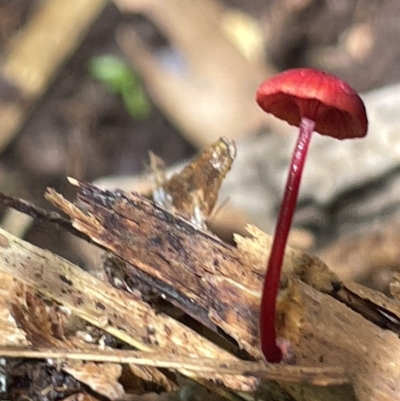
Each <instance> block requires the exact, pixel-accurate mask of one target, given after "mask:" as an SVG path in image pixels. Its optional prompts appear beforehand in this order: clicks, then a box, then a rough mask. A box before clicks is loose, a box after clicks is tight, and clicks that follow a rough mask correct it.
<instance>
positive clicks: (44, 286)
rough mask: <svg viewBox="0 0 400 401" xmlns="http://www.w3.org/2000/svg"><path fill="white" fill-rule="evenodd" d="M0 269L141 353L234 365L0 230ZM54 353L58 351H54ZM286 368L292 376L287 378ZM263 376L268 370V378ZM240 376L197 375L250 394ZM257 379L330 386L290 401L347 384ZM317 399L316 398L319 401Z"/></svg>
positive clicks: (336, 374)
mask: <svg viewBox="0 0 400 401" xmlns="http://www.w3.org/2000/svg"><path fill="white" fill-rule="evenodd" d="M0 270H2V271H4V272H8V273H11V274H12V276H13V277H14V278H15V279H17V280H18V281H21V282H23V283H25V284H27V285H29V286H30V287H32V288H33V289H34V290H35V291H38V292H39V293H40V294H42V296H44V297H46V298H49V299H51V300H54V301H56V302H58V303H60V304H61V305H64V306H66V307H68V308H69V309H70V310H71V311H72V312H73V313H75V314H76V315H77V316H79V317H81V318H82V319H84V320H86V321H87V322H89V323H91V324H94V325H96V326H98V327H99V328H101V329H103V330H104V331H106V332H108V333H110V334H112V335H114V336H115V337H117V338H119V339H121V340H122V341H124V342H126V343H127V344H131V345H133V346H136V347H137V348H139V349H141V350H146V351H155V350H159V349H163V351H165V352H172V353H174V354H177V355H178V354H179V355H182V356H186V357H187V356H191V355H197V356H198V358H199V362H200V360H201V358H204V357H205V358H212V359H213V360H214V361H220V362H221V361H227V362H229V361H232V363H237V364H240V361H239V360H237V359H236V358H235V357H234V356H232V355H231V354H229V353H228V352H226V351H223V350H221V349H220V348H218V347H217V346H216V345H214V344H212V343H211V342H209V341H208V340H206V339H204V338H203V337H201V336H200V335H199V334H197V333H195V332H193V331H192V330H191V329H188V328H187V327H185V326H183V325H182V324H180V323H178V322H176V321H175V320H174V319H172V318H169V317H167V316H165V315H163V314H156V313H155V312H154V311H153V310H152V308H151V307H149V306H148V305H147V304H145V303H144V302H142V301H140V300H135V299H133V298H132V296H130V295H128V294H126V293H124V292H122V291H119V290H117V289H115V288H113V287H111V286H110V285H109V284H107V283H103V282H101V281H99V280H97V279H96V278H94V277H92V276H90V275H89V274H87V273H86V272H84V271H82V270H81V269H79V268H78V267H76V266H74V265H72V264H71V263H70V262H67V261H66V260H64V259H62V258H60V257H59V256H57V255H54V254H52V253H51V252H49V251H45V250H42V249H40V248H37V247H35V246H34V245H31V244H29V243H27V242H25V241H23V240H20V239H18V238H16V237H14V236H12V235H10V234H8V233H7V232H5V231H4V230H0ZM138 322H140V324H138ZM149 327H150V328H151V330H149ZM60 352H61V353H62V352H63V351H62V350H60ZM157 354H158V353H157ZM155 355H156V354H155ZM216 363H217V362H216ZM246 364H247V362H246V363H245V365H246ZM247 366H248V365H246V367H247ZM253 366H254V365H253ZM291 370H294V372H295V374H294V375H292V376H291V375H290V372H291ZM180 371H182V372H183V373H184V374H185V375H187V376H191V375H192V374H193V375H194V376H196V374H195V373H193V372H192V371H185V369H180ZM244 371H246V368H245V369H244ZM191 372H192V373H191ZM268 372H271V376H269V373H268ZM241 373H243V371H239V372H237V375H235V376H233V375H223V374H218V372H215V373H213V374H211V373H210V374H209V375H207V374H206V373H203V374H202V375H201V376H202V377H207V378H208V379H211V380H219V381H221V382H222V383H224V384H225V385H226V386H228V388H233V389H236V390H239V391H254V390H255V386H256V385H257V383H258V379H257V378H256V377H254V376H253V374H254V373H256V372H247V374H248V373H250V374H251V376H243V375H241ZM264 375H265V376H264ZM262 377H269V378H270V379H271V380H279V382H287V381H288V380H289V382H291V383H292V382H293V381H300V382H301V383H303V382H304V381H305V382H307V383H309V384H310V386H311V384H312V383H315V384H318V386H328V385H329V386H330V385H333V384H336V385H335V386H334V387H321V388H320V387H312V386H311V387H310V388H309V389H308V390H307V389H305V391H303V393H302V394H301V396H298V397H296V398H295V399H296V400H301V401H305V400H307V394H308V392H309V391H311V393H313V394H314V393H315V392H317V393H319V394H320V395H321V394H328V395H329V397H330V398H326V399H331V400H335V401H339V400H342V399H343V397H342V396H341V395H342V394H343V391H344V390H343V387H342V386H341V384H342V383H346V382H347V378H346V376H345V375H344V374H343V370H342V369H341V368H339V369H337V368H335V367H334V366H333V367H322V368H314V367H308V368H306V369H303V368H302V367H299V366H297V367H293V366H292V367H289V366H280V365H279V366H271V365H267V366H266V373H265V374H264V373H262ZM292 385H293V383H292ZM346 388H347V387H346ZM318 389H319V390H318ZM268 394H269V392H268V391H267V390H266V392H265V394H264V396H263V397H264V398H265V397H268ZM282 394H286V395H287V394H288V392H287V391H286V390H285V389H284V388H282V389H281V396H282ZM224 395H225V396H228V398H229V393H226V392H225V393H224ZM321 397H322V396H321ZM321 397H320V399H323V398H321ZM231 399H232V398H231ZM260 399H263V398H260ZM350 399H353V398H350Z"/></svg>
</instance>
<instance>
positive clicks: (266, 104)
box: [257, 68, 368, 139]
mask: <svg viewBox="0 0 400 401" xmlns="http://www.w3.org/2000/svg"><path fill="white" fill-rule="evenodd" d="M257 103H258V105H259V106H260V107H261V108H262V109H263V110H264V111H266V112H267V113H271V114H273V115H274V116H275V117H278V118H280V119H281V120H285V121H287V122H288V123H289V124H291V125H296V126H299V125H300V121H301V119H302V118H303V117H307V118H309V119H311V120H313V121H314V122H315V131H317V132H319V133H320V134H322V135H329V136H332V137H334V138H337V139H345V138H360V137H363V136H365V135H366V133H367V129H368V119H367V114H366V111H365V106H364V103H363V101H362V100H361V98H360V96H359V95H358V94H357V92H356V91H355V90H354V89H353V88H352V87H351V86H350V85H348V84H347V83H346V82H343V81H342V80H341V79H339V78H337V77H335V76H333V75H330V74H327V73H325V72H323V71H319V70H315V69H312V68H296V69H292V70H287V71H285V72H282V73H280V74H278V75H275V76H274V77H272V78H271V79H268V80H266V81H265V82H263V83H262V84H261V85H260V87H259V88H258V90H257Z"/></svg>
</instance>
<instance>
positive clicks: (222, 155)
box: [151, 138, 236, 229]
mask: <svg viewBox="0 0 400 401" xmlns="http://www.w3.org/2000/svg"><path fill="white" fill-rule="evenodd" d="M235 156H236V146H235V143H234V142H233V141H231V140H229V139H227V138H221V139H219V140H218V141H217V142H215V143H214V144H212V145H210V146H208V147H206V148H205V149H203V150H202V151H201V152H200V154H199V156H198V157H196V158H195V159H194V160H193V161H191V162H190V163H189V164H187V165H186V166H185V167H184V168H183V169H182V171H180V172H179V173H177V174H174V175H173V176H172V177H171V178H169V179H168V180H167V179H166V177H165V176H164V174H161V169H160V161H159V160H158V161H157V160H156V159H155V158H154V156H153V157H152V159H151V160H152V165H153V171H154V172H155V176H156V184H157V187H156V189H155V190H154V192H153V199H154V201H155V202H156V203H158V204H160V205H161V206H162V207H164V208H165V209H166V210H168V211H170V212H173V211H174V210H176V211H178V212H179V214H180V215H181V216H182V217H185V218H186V219H187V220H189V221H191V222H192V223H193V224H195V225H196V226H197V227H199V228H203V229H205V228H206V221H207V220H208V218H209V217H210V214H211V212H212V210H213V208H214V206H215V202H216V201H217V197H218V192H219V189H220V187H221V184H222V181H223V179H224V178H225V176H226V174H227V173H228V172H229V170H230V168H231V166H232V163H233V161H234V159H235ZM160 174H161V175H160ZM157 177H158V178H157ZM157 181H158V182H157Z"/></svg>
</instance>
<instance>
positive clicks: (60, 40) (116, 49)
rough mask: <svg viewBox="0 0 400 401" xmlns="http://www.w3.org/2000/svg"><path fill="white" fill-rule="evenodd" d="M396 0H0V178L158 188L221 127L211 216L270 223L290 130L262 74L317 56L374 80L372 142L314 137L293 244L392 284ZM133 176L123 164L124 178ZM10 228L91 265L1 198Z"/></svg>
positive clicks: (368, 97)
mask: <svg viewBox="0 0 400 401" xmlns="http://www.w3.org/2000/svg"><path fill="white" fill-rule="evenodd" d="M399 22H400V2H398V1H397V0H358V1H357V0H218V1H217V0H190V1H188V0H115V1H105V0H68V1H65V0H0V48H1V50H0V51H1V66H0V67H1V69H0V102H1V107H0V151H1V157H0V191H1V192H4V193H6V194H8V195H13V196H18V197H21V198H24V199H26V200H29V201H32V202H34V203H35V204H37V205H39V206H42V207H46V208H50V206H49V205H48V204H47V203H46V202H45V200H44V198H43V193H44V191H45V188H46V187H48V186H51V187H54V188H56V189H57V190H58V191H60V192H62V193H63V194H65V196H67V197H70V198H73V192H71V189H70V187H69V186H68V184H67V180H66V177H67V176H73V177H76V178H79V179H81V180H87V181H96V182H99V183H101V185H103V186H107V187H109V188H116V187H122V188H124V189H127V190H135V189H140V188H147V187H146V185H148V184H149V183H150V182H151V180H150V178H149V176H148V174H147V175H146V171H147V172H148V167H146V166H148V152H149V150H151V151H153V152H154V153H155V154H156V155H158V156H159V157H161V158H162V159H163V160H164V161H165V162H166V164H167V165H168V166H173V165H174V164H176V163H179V162H182V161H183V160H187V159H188V158H190V157H192V156H193V155H195V154H196V152H197V151H198V150H199V149H201V148H203V147H205V146H207V145H209V144H211V143H212V142H215V141H216V140H217V139H218V138H219V137H220V136H227V137H230V138H232V139H235V140H236V141H237V148H238V157H237V162H236V165H235V166H234V168H233V170H232V173H231V174H230V175H229V176H228V178H227V180H226V183H225V185H224V187H223V189H222V192H221V196H220V201H219V203H220V205H222V206H221V208H220V209H221V210H220V212H218V213H216V217H215V219H214V220H213V221H212V226H213V227H214V229H215V230H216V232H217V233H218V234H219V235H220V236H221V237H222V238H223V239H225V240H226V241H231V238H232V232H233V231H239V232H243V231H244V226H245V224H246V223H247V222H249V223H255V224H257V225H258V226H260V227H261V228H262V229H264V230H265V231H267V232H269V233H272V232H273V228H274V224H275V218H276V213H277V209H278V207H279V202H280V197H281V195H282V191H283V182H284V180H285V177H286V172H287V166H288V160H289V157H290V153H291V150H292V147H293V141H294V136H292V135H288V134H290V133H291V132H292V131H293V129H292V128H290V127H289V126H287V125H286V124H284V123H281V122H279V121H277V120H276V119H274V118H273V117H271V116H267V115H264V114H263V113H262V112H261V111H260V110H259V109H258V107H257V106H256V104H255V101H254V96H255V91H256V88H257V86H258V85H259V84H260V83H261V82H262V81H263V80H264V79H266V78H268V77H270V76H272V75H273V74H274V73H276V72H279V71H282V70H284V69H288V68H294V67H315V68H319V69H323V70H325V71H328V72H331V73H333V74H335V75H337V76H339V77H340V78H342V79H344V80H347V81H348V82H349V83H350V84H351V85H352V86H353V87H354V88H355V89H356V90H358V91H360V92H363V93H365V95H363V96H364V99H365V101H366V105H367V110H368V115H369V117H370V122H371V124H370V127H371V128H370V132H369V134H368V139H365V140H359V141H349V142H352V143H349V144H348V143H346V144H345V143H343V144H342V143H341V142H339V141H334V140H331V139H327V138H322V139H320V138H314V143H313V144H312V147H311V150H310V159H309V161H308V162H307V171H306V174H305V176H304V179H303V188H302V194H301V196H300V201H299V207H298V213H297V215H296V222H295V227H294V230H293V232H292V235H291V243H292V244H293V245H294V246H297V247H300V248H302V249H304V250H306V251H309V252H313V253H317V254H318V255H320V256H321V257H322V258H323V259H324V260H325V261H326V262H327V263H328V265H329V266H330V267H331V268H333V269H334V270H335V271H337V272H338V274H340V276H341V277H342V278H345V279H354V280H357V281H359V282H361V283H364V284H368V285H370V286H372V287H374V288H378V289H381V290H383V291H386V290H387V285H388V283H389V281H390V275H391V273H392V272H393V271H396V270H399V267H400V262H399V250H398V249H399V247H398V245H397V244H398V243H399V241H398V240H399V239H400V238H399V237H400V235H399V228H400V224H399V220H398V216H399V212H400V209H399V201H400V181H399V179H398V176H399V172H400V154H399V151H400V149H399V144H400V135H399V132H398V131H399V128H398V127H399V123H400V113H399V110H400V86H398V85H397V84H398V83H399V82H400V47H399V45H398V38H399V34H400V23H399ZM121 177H124V178H123V179H122V178H121ZM3 226H4V227H6V228H7V229H8V230H10V231H12V232H13V233H15V234H17V235H21V236H25V237H26V238H27V239H28V240H29V241H31V242H33V243H35V244H37V245H39V246H42V247H45V248H48V249H50V250H52V251H54V252H56V253H58V254H60V255H62V256H64V257H67V258H68V259H70V260H72V261H73V262H75V263H79V264H81V265H82V266H85V264H86V263H88V261H87V257H86V256H85V252H83V251H80V250H77V248H76V242H74V241H72V240H71V238H70V237H68V236H67V235H65V234H64V233H63V232H62V231H61V230H57V229H56V228H54V227H47V226H44V225H43V224H38V223H34V224H33V225H32V224H31V223H30V222H29V221H28V220H27V219H26V218H24V217H21V216H20V215H18V214H17V213H14V212H10V211H4V214H3Z"/></svg>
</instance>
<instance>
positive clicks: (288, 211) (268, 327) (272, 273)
mask: <svg viewBox="0 0 400 401" xmlns="http://www.w3.org/2000/svg"><path fill="white" fill-rule="evenodd" d="M314 128H315V122H314V121H313V120H310V119H309V118H306V117H302V119H301V122H300V133H299V137H298V140H297V143H296V147H295V149H294V152H293V156H292V160H291V163H290V169H289V175H288V178H287V182H286V188H285V194H284V198H283V202H282V205H281V209H280V211H279V217H278V222H277V224H276V228H275V235H274V240H273V243H272V248H271V253H270V256H269V261H268V266H267V273H266V276H265V280H264V288H263V296H262V299H261V310H260V337H261V349H262V352H263V354H264V356H265V359H266V360H267V361H268V362H272V363H276V362H281V360H282V351H281V349H280V348H279V347H278V345H277V343H276V297H277V295H278V288H279V281H280V275H281V270H282V262H283V257H284V253H285V247H286V242H287V238H288V235H289V230H290V226H291V224H292V219H293V214H294V211H295V208H296V203H297V197H298V193H299V186H300V181H301V176H302V173H303V168H304V163H305V159H306V156H307V152H308V148H309V144H310V140H311V136H312V133H313V131H314Z"/></svg>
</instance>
